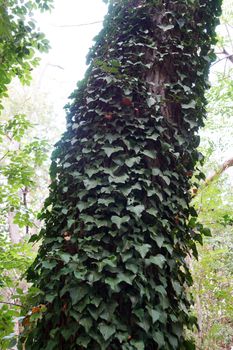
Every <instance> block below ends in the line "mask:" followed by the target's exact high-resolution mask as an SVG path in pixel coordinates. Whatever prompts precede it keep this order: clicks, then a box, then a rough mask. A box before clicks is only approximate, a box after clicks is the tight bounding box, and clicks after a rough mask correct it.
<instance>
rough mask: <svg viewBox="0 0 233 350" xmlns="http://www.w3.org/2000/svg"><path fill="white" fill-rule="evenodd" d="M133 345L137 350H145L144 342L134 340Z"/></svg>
mask: <svg viewBox="0 0 233 350" xmlns="http://www.w3.org/2000/svg"><path fill="white" fill-rule="evenodd" d="M131 344H132V345H133V346H134V347H135V348H136V349H137V350H144V349H145V345H144V342H143V341H142V340H132V341H131Z"/></svg>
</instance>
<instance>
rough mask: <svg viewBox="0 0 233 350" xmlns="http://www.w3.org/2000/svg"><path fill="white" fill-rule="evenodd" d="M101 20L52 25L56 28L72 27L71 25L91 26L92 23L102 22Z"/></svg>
mask: <svg viewBox="0 0 233 350" xmlns="http://www.w3.org/2000/svg"><path fill="white" fill-rule="evenodd" d="M102 22H103V21H95V22H90V23H79V24H63V25H59V26H58V25H54V24H53V25H52V26H53V27H57V28H73V27H85V26H91V25H93V24H98V23H102Z"/></svg>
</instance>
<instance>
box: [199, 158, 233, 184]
mask: <svg viewBox="0 0 233 350" xmlns="http://www.w3.org/2000/svg"><path fill="white" fill-rule="evenodd" d="M231 166H233V157H232V158H230V159H228V160H226V161H225V162H224V163H223V164H222V165H221V166H220V167H219V169H218V170H217V171H215V173H214V174H212V175H211V176H209V177H208V178H207V179H206V180H205V186H208V185H209V184H210V183H211V182H213V181H214V180H215V179H216V178H217V177H219V176H220V175H222V173H223V172H224V171H225V170H227V169H228V168H230V167H231Z"/></svg>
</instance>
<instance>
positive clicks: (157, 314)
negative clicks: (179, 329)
mask: <svg viewBox="0 0 233 350" xmlns="http://www.w3.org/2000/svg"><path fill="white" fill-rule="evenodd" d="M149 312H150V315H151V317H152V321H153V323H155V322H156V321H158V320H159V318H160V312H159V311H156V310H153V309H152V310H149Z"/></svg>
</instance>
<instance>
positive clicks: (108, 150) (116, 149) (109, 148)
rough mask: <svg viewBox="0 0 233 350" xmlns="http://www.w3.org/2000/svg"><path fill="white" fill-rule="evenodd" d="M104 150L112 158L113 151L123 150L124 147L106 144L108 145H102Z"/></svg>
mask: <svg viewBox="0 0 233 350" xmlns="http://www.w3.org/2000/svg"><path fill="white" fill-rule="evenodd" d="M102 148H103V150H104V152H105V153H106V155H107V156H108V157H109V158H110V157H111V155H112V154H113V153H116V152H119V151H123V148H122V147H119V146H116V147H110V146H108V147H107V146H106V147H102Z"/></svg>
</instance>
